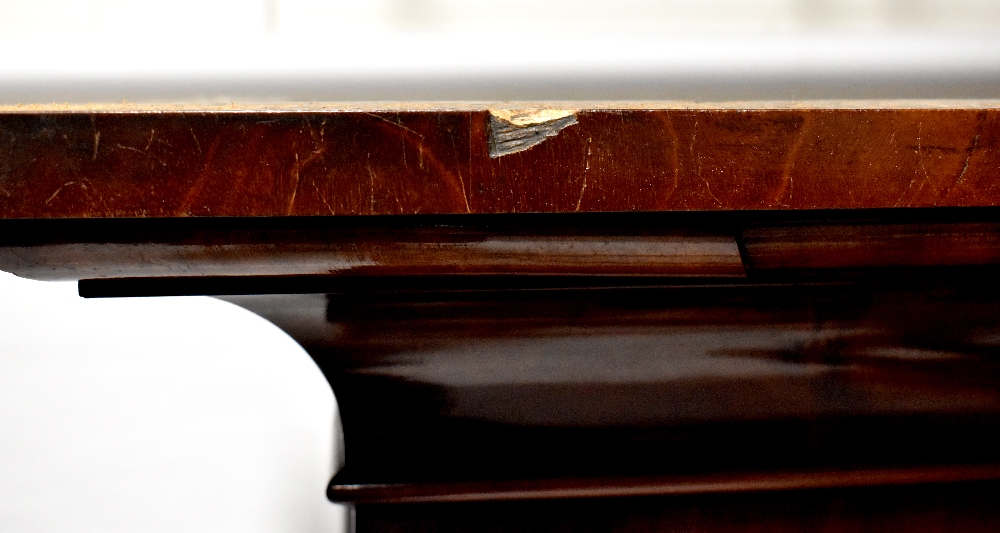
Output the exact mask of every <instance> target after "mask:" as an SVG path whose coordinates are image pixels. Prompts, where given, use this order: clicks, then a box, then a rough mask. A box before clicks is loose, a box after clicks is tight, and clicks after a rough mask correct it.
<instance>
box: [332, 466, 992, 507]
mask: <svg viewBox="0 0 1000 533" xmlns="http://www.w3.org/2000/svg"><path fill="white" fill-rule="evenodd" d="M989 480H993V481H995V480H1000V466H998V465H971V466H970V465H953V466H943V467H942V466H936V465H928V466H923V467H917V468H892V467H890V468H881V469H870V468H868V469H856V470H841V471H836V470H832V471H824V472H770V473H756V474H747V473H743V472H739V473H733V474H723V475H714V476H687V477H684V476H676V477H659V478H656V477H619V478H597V479H532V480H519V481H508V480H501V481H487V482H482V481H481V482H458V483H425V484H412V485H407V484H395V485H393V484H388V485H378V484H372V485H336V484H334V485H331V486H330V488H329V490H328V491H327V493H328V494H329V496H330V499H331V500H333V501H344V502H351V503H357V504H400V503H446V502H448V503H451V502H483V501H510V500H551V499H566V498H623V497H648V496H680V495H689V494H723V493H734V492H763V491H793V490H809V489H821V488H826V489H829V488H847V487H877V486H902V485H916V484H922V483H954V482H958V481H989Z"/></svg>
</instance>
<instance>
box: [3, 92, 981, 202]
mask: <svg viewBox="0 0 1000 533" xmlns="http://www.w3.org/2000/svg"><path fill="white" fill-rule="evenodd" d="M518 105H523V106H527V107H531V106H529V105H528V104H518ZM560 105H561V106H568V105H572V104H571V103H564V104H560ZM579 105H580V106H581V107H578V108H574V109H572V111H574V112H575V114H574V116H575V119H574V120H575V121H566V120H564V122H563V123H560V124H561V125H560V126H559V128H555V127H551V128H550V127H542V126H538V124H516V125H515V127H524V128H532V127H536V128H537V131H536V135H537V136H538V140H539V141H540V142H537V143H534V141H532V143H526V144H524V147H523V148H524V149H520V150H519V151H516V152H510V153H504V154H503V155H499V156H496V157H491V156H490V139H491V135H492V134H493V132H492V129H491V128H492V127H491V126H490V124H491V118H490V117H491V116H493V117H496V116H500V115H498V114H496V113H497V110H496V109H494V110H493V111H494V114H491V110H490V109H489V108H488V107H487V106H483V107H478V108H477V107H476V106H474V105H465V106H447V105H443V104H442V105H438V106H434V105H414V106H411V107H407V106H401V105H396V106H385V107H382V108H379V107H377V106H374V107H373V106H354V107H351V106H342V107H339V108H337V107H333V108H324V107H322V106H312V107H310V106H299V107H295V106H291V107H280V106H279V107H275V108H229V109H226V110H220V109H214V108H205V109H200V110H199V109H198V108H189V109H185V110H182V111H180V110H171V109H170V108H164V109H156V108H145V107H141V106H139V107H138V108H137V109H134V110H122V109H116V108H95V109H92V110H88V109H87V108H67V109H65V110H60V109H58V108H30V107H29V108H24V109H20V110H18V109H9V108H8V109H5V110H3V111H2V112H0V218H76V217H192V216H202V217H204V216H209V217H220V216H253V217H257V216H289V215H290V216H301V215H317V216H331V215H336V216H339V215H375V214H386V215H396V214H426V213H456V214H458V213H514V212H546V213H563V212H615V211H684V210H774V209H795V210H799V209H872V208H890V207H935V206H994V205H1000V187H998V186H997V183H998V182H997V179H996V173H997V171H998V169H1000V149H998V147H1000V107H997V106H995V105H993V104H992V103H989V102H985V103H980V104H975V103H964V104H962V103H959V104H949V103H947V102H924V103H920V104H913V105H910V106H901V105H891V104H884V103H856V104H853V105H842V104H829V107H824V104H822V103H815V104H809V103H804V104H800V105H798V106H796V105H770V106H769V105H756V106H755V105H753V104H747V105H745V106H743V107H740V106H723V105H720V106H718V107H716V108H705V107H704V106H691V105H683V104H673V105H671V104H649V105H641V104H634V103H633V104H627V103H623V104H600V105H601V106H603V107H599V106H594V107H584V104H579ZM880 105H881V106H882V107H879V106H880ZM536 107H537V106H536ZM506 113H507V114H506V115H503V116H514V115H511V113H510V112H509V110H508V111H507V112H506ZM521 115H523V113H522V114H521ZM521 115H516V116H521ZM540 120H541V119H540ZM543 124H544V123H543ZM533 143H534V144H533ZM529 145H530V146H529Z"/></svg>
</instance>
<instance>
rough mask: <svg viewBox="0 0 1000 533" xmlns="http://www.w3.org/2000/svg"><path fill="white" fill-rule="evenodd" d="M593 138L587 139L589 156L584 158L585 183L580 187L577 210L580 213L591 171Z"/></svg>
mask: <svg viewBox="0 0 1000 533" xmlns="http://www.w3.org/2000/svg"><path fill="white" fill-rule="evenodd" d="M591 140H592V138H591V137H587V155H586V156H584V158H583V163H584V164H583V183H582V184H581V185H580V196H579V197H578V198H577V199H576V209H575V210H574V211H579V210H580V206H581V205H582V204H583V193H584V192H586V191H587V171H588V170H590V142H591Z"/></svg>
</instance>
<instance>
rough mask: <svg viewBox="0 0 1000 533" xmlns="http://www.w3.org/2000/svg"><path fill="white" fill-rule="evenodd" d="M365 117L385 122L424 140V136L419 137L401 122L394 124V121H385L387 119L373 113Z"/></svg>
mask: <svg viewBox="0 0 1000 533" xmlns="http://www.w3.org/2000/svg"><path fill="white" fill-rule="evenodd" d="M365 115H368V116H369V117H372V118H377V119H379V120H381V121H382V122H385V123H386V124H392V125H393V126H396V127H397V128H399V129H402V130H406V131H408V132H410V133H412V134H414V135H416V136H417V137H420V138H421V139H423V138H424V136H423V135H421V134H420V132H417V131H414V130H412V129H410V128H407V127H406V126H404V125H403V124H402V123H401V122H395V121H392V120H389V119H387V118H385V117H383V116H381V115H376V114H375V113H365Z"/></svg>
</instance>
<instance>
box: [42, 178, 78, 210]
mask: <svg viewBox="0 0 1000 533" xmlns="http://www.w3.org/2000/svg"><path fill="white" fill-rule="evenodd" d="M75 184H76V182H75V181H67V182H66V183H63V184H62V186H61V187H59V188H58V189H56V192H54V193H52V196H49V199H48V200H45V205H49V204H51V203H52V200H55V199H56V196H59V193H60V192H62V190H63V189H64V188H66V187H69V186H70V185H75Z"/></svg>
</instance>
